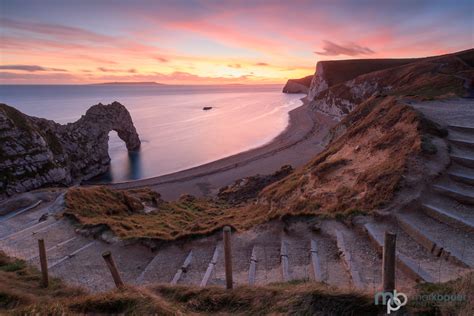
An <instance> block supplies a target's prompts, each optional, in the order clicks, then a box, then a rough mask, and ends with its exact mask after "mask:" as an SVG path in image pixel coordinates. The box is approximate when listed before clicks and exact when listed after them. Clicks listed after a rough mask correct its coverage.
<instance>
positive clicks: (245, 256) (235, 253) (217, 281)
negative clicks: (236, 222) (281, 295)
mask: <svg viewBox="0 0 474 316" xmlns="http://www.w3.org/2000/svg"><path fill="white" fill-rule="evenodd" d="M252 248H253V243H252V241H251V240H247V239H242V238H240V235H239V234H238V233H233V234H232V235H231V256H232V279H233V283H234V286H235V285H246V284H248V278H249V275H248V273H249V265H250V257H251V255H252ZM223 251H224V250H223V248H222V252H221V253H220V254H219V255H221V257H219V258H218V260H217V264H216V266H215V273H214V277H213V278H212V279H211V280H209V283H208V284H209V285H217V286H225V285H226V278H225V260H224V252H223Z"/></svg>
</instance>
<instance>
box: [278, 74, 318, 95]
mask: <svg viewBox="0 0 474 316" xmlns="http://www.w3.org/2000/svg"><path fill="white" fill-rule="evenodd" d="M312 79H313V76H312V75H311V76H306V77H304V78H300V79H289V80H288V81H287V82H286V85H285V86H284V87H283V93H308V89H309V86H310V85H311V80H312Z"/></svg>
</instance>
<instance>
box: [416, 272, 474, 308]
mask: <svg viewBox="0 0 474 316" xmlns="http://www.w3.org/2000/svg"><path fill="white" fill-rule="evenodd" d="M416 295H417V296H416V297H417V298H415V299H412V300H409V307H410V310H411V311H412V312H413V313H414V314H417V315H456V316H472V315H474V272H471V273H469V274H467V275H465V276H463V277H461V278H459V279H457V280H453V281H449V282H446V283H440V284H429V283H428V284H420V285H418V286H417V293H416ZM432 295H434V296H438V295H442V296H445V295H450V296H455V297H456V299H455V300H451V301H442V300H433V299H428V298H429V297H431V296H432ZM458 296H460V297H458Z"/></svg>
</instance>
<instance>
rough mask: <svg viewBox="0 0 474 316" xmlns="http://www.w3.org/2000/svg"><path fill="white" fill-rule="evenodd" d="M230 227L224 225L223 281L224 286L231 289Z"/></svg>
mask: <svg viewBox="0 0 474 316" xmlns="http://www.w3.org/2000/svg"><path fill="white" fill-rule="evenodd" d="M230 232H231V230H230V227H229V226H226V227H224V262H225V281H226V288H227V289H232V287H233V280H232V249H231V244H230Z"/></svg>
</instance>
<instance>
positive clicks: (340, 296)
mask: <svg viewBox="0 0 474 316" xmlns="http://www.w3.org/2000/svg"><path fill="white" fill-rule="evenodd" d="M473 277H474V275H473V274H472V273H471V274H469V275H466V276H464V277H463V278H461V279H458V280H455V281H451V282H447V283H443V284H422V285H419V286H418V288H417V290H416V293H415V295H416V296H418V297H419V295H431V294H456V295H458V294H459V295H463V296H464V298H465V299H464V300H463V301H460V302H452V303H445V302H434V301H431V302H429V304H424V305H420V304H419V301H416V300H415V299H414V297H409V304H408V306H407V309H406V312H407V313H408V314H410V315H411V314H417V315H461V316H462V315H464V316H467V315H472V314H473V308H474V306H473V304H472V295H473V288H474V287H473V286H474V283H473V281H474V279H473ZM39 282H40V273H39V272H38V271H37V270H36V269H34V268H32V267H29V266H27V265H26V264H25V262H23V261H21V260H16V259H14V258H10V257H7V256H5V254H3V253H2V252H0V314H1V315H4V314H8V315H71V314H94V315H97V314H100V315H111V314H113V315H117V314H122V315H216V314H218V315H228V314H232V315H235V314H237V315H377V314H379V313H383V311H384V310H385V307H384V306H381V305H378V306H376V305H374V303H373V296H372V295H370V294H367V293H361V292H355V291H352V290H337V289H335V288H331V287H328V286H327V285H324V284H320V283H315V282H302V281H293V282H289V283H278V284H272V285H268V286H261V287H248V286H241V287H237V288H235V289H234V290H232V291H229V290H226V289H224V288H218V287H206V288H198V287H189V286H169V285H151V286H149V287H146V288H142V287H131V286H127V287H125V288H123V289H120V290H112V291H109V292H105V293H95V294H90V293H87V292H85V291H83V290H80V289H77V288H73V287H70V286H67V285H65V284H63V283H62V282H61V281H60V280H57V279H53V280H52V282H51V286H50V287H49V288H42V287H41V286H40V283H39Z"/></svg>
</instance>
